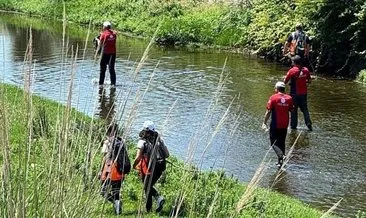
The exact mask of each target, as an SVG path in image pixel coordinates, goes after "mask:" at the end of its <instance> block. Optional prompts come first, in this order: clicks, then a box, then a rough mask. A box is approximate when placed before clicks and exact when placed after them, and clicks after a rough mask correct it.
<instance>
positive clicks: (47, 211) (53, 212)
mask: <svg viewBox="0 0 366 218" xmlns="http://www.w3.org/2000/svg"><path fill="white" fill-rule="evenodd" d="M0 91H1V105H0V112H1V116H0V121H1V123H2V125H1V139H2V140H1V147H2V155H1V162H2V164H3V169H4V171H3V174H2V176H3V181H4V183H2V186H3V187H2V189H3V190H4V191H3V192H2V196H1V198H0V211H1V213H2V214H8V216H9V217H11V214H19V215H20V214H25V215H26V216H30V217H34V216H46V217H48V216H56V217H58V216H68V217H97V216H100V214H105V216H106V217H112V216H113V210H112V208H111V205H109V204H104V203H105V202H104V201H103V200H102V198H101V197H100V196H99V189H100V187H99V183H98V180H97V172H98V169H99V166H100V161H101V157H100V155H99V149H100V147H99V145H100V141H101V140H102V137H103V133H104V131H105V125H104V121H101V120H94V119H92V118H89V117H87V116H85V115H83V114H81V113H79V112H77V111H75V110H73V109H71V108H70V107H69V105H66V106H62V105H60V104H58V103H55V102H53V101H50V100H47V99H44V98H40V97H37V96H31V95H29V94H27V93H26V92H23V91H22V90H21V89H19V88H16V87H14V86H10V85H5V84H1V85H0ZM129 153H130V158H133V157H134V153H135V149H134V143H133V142H131V143H129ZM170 162H172V163H173V164H169V165H168V167H167V173H166V175H165V176H164V177H163V178H162V179H161V180H160V182H159V184H158V185H157V186H158V189H160V190H161V193H162V194H163V195H164V196H165V197H166V199H167V201H166V205H165V208H164V211H163V215H165V216H168V215H169V214H170V211H171V208H172V207H173V206H174V205H176V203H175V202H176V199H177V197H178V196H184V200H183V204H182V207H181V210H180V215H181V216H183V215H184V216H191V217H203V216H207V215H208V214H211V215H212V216H214V217H227V216H228V215H230V214H232V215H235V216H236V217H237V216H239V217H258V216H266V217H304V216H305V217H319V216H320V215H321V213H320V212H319V211H317V210H314V209H312V208H310V207H309V206H307V205H305V204H303V203H301V202H300V201H298V200H295V199H291V198H289V197H286V196H284V195H281V194H278V193H276V192H272V191H269V190H267V189H256V187H255V189H254V192H253V194H252V195H248V193H247V194H245V191H246V190H250V189H249V188H248V186H244V185H242V184H241V183H240V182H238V181H237V180H236V179H233V178H228V177H227V176H225V175H224V173H223V172H214V171H213V172H199V171H197V169H196V168H194V167H190V166H186V165H184V164H183V163H182V162H181V161H179V160H177V159H176V158H174V157H172V158H170ZM183 169H184V170H183ZM250 187H251V188H253V186H250ZM141 191H142V186H141V183H140V181H139V178H138V176H137V174H136V173H135V172H131V174H130V175H129V176H128V177H127V178H126V180H125V183H124V186H123V215H126V216H130V217H134V216H135V214H137V211H138V208H139V205H140V202H141V201H142V192H141ZM239 202H241V203H245V204H242V210H241V211H240V212H239V213H236V212H235V211H237V205H238V203H239ZM148 217H155V215H154V214H148Z"/></svg>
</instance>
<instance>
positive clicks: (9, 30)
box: [0, 14, 366, 216]
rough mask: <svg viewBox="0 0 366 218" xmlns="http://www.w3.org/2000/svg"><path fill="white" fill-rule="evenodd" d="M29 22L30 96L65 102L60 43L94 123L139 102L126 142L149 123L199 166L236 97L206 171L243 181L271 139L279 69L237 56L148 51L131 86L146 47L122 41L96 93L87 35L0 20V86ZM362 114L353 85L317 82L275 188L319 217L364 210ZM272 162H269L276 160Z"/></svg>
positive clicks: (360, 92)
mask: <svg viewBox="0 0 366 218" xmlns="http://www.w3.org/2000/svg"><path fill="white" fill-rule="evenodd" d="M31 25H32V27H33V29H32V34H33V60H34V64H33V66H34V70H33V74H32V75H33V80H34V81H33V90H34V93H36V94H39V95H41V96H45V97H47V98H50V99H54V100H56V101H59V102H62V103H65V102H66V100H67V89H68V88H67V87H68V84H69V81H70V78H71V70H70V66H69V64H68V65H63V64H62V45H63V43H65V44H66V46H65V47H66V48H68V54H69V55H68V56H67V57H65V59H66V60H67V61H66V62H67V63H71V54H72V51H73V52H75V51H76V48H77V46H78V49H79V53H78V61H77V64H76V67H75V68H74V70H75V81H74V85H75V87H74V94H73V106H74V107H75V108H77V109H78V110H79V111H82V112H84V113H87V114H89V115H91V116H99V117H103V118H106V117H108V116H109V115H116V116H117V117H121V118H120V120H121V123H124V122H123V121H125V120H126V119H127V117H128V116H129V115H130V111H131V108H132V107H133V101H134V99H135V97H136V95H137V96H141V97H143V100H142V103H141V104H140V105H139V107H138V109H136V110H133V111H136V118H135V120H134V122H133V125H132V129H131V131H130V132H131V135H133V137H135V138H136V137H137V133H138V130H139V128H140V127H141V125H142V123H143V121H144V120H146V119H151V120H154V121H155V122H156V123H157V125H158V127H160V128H159V129H161V130H162V132H163V135H164V137H165V140H166V141H167V144H168V146H169V148H170V150H171V151H172V152H173V153H174V154H175V155H177V156H179V157H181V158H182V159H185V158H186V157H187V156H188V147H189V144H192V143H193V144H194V143H196V144H198V145H199V146H198V147H197V150H196V155H195V158H196V161H197V160H200V159H201V156H202V153H203V152H204V151H205V150H206V145H207V141H210V137H211V135H212V132H213V130H214V128H215V126H214V123H217V122H218V121H219V120H220V118H221V117H222V116H223V115H224V114H225V111H226V109H227V108H228V107H229V105H230V104H231V102H232V100H233V99H234V98H238V100H236V101H234V102H233V103H232V107H231V111H230V113H229V115H228V116H227V117H226V122H224V124H223V125H222V126H221V130H220V131H219V132H218V134H217V135H216V136H215V137H214V138H213V140H212V143H211V144H210V146H208V148H207V151H206V152H204V155H203V163H202V165H203V167H204V168H205V169H209V168H212V167H213V168H222V167H224V168H225V170H226V172H227V173H228V174H233V175H234V176H235V177H238V178H240V179H241V180H242V181H249V180H250V178H251V177H252V175H253V173H254V171H255V170H256V168H257V167H258V165H259V163H260V162H261V160H262V158H263V156H264V155H265V153H266V151H267V149H268V147H269V140H268V133H265V132H263V131H262V130H261V129H260V126H261V123H262V120H263V114H264V112H265V104H266V102H267V100H268V97H269V96H270V95H271V94H272V92H273V84H274V83H275V81H277V80H280V79H281V78H282V76H283V75H284V73H285V72H286V68H284V67H282V66H278V65H275V64H273V63H267V62H265V61H263V60H258V59H251V58H249V57H246V56H243V55H239V54H227V53H220V52H215V51H213V52H197V51H191V50H189V49H168V48H160V47H153V48H152V50H151V51H150V53H149V58H148V60H147V61H146V63H145V65H144V66H143V67H142V70H141V72H140V73H139V74H137V77H136V80H135V79H134V74H133V69H135V64H136V61H138V60H139V58H141V56H142V54H143V51H144V50H145V48H146V46H147V44H148V42H146V41H143V40H138V39H132V38H128V37H124V36H121V35H120V36H119V41H118V54H117V62H116V70H117V84H118V85H117V87H116V88H110V87H108V86H106V87H105V89H104V91H103V90H101V89H99V88H98V86H97V85H96V84H95V81H96V80H97V78H98V73H99V72H98V71H99V65H98V62H97V61H96V60H95V59H94V53H93V48H92V46H91V40H90V39H89V40H88V43H89V44H88V45H87V47H86V50H84V47H85V39H86V35H87V29H85V28H79V27H71V28H68V34H67V37H66V38H67V39H68V40H66V41H65V42H63V40H62V25H61V24H59V23H52V22H47V21H43V20H37V19H27V18H24V17H19V16H17V15H6V14H0V62H1V67H0V70H1V80H2V81H4V82H6V83H10V84H16V85H19V86H23V70H22V69H23V61H24V54H25V51H26V48H27V43H28V39H29V37H28V35H29V27H30V26H31ZM96 33H97V31H93V33H92V34H91V36H94V35H95V34H96ZM226 58H227V63H226V68H225V71H224V75H226V73H229V74H228V77H227V78H226V82H225V83H224V85H223V91H222V93H221V97H220V100H218V101H217V102H216V101H212V99H213V98H214V96H215V93H216V91H217V89H218V83H219V80H220V75H221V72H222V68H223V66H224V63H225V59H226ZM155 68H156V69H155ZM154 69H155V73H154V76H153V77H152V73H153V71H154ZM107 77H108V73H107ZM150 79H151V80H152V81H151V83H150V85H149V87H148V90H147V92H146V93H145V94H144V95H143V93H144V91H145V89H146V87H147V86H148V84H149V81H150ZM107 80H108V79H107ZM126 100H127V103H126V108H125V109H123V108H124V107H123V105H125V102H126ZM210 105H214V106H212V109H211V110H210V111H211V113H208V114H211V115H207V111H208V108H209V107H210ZM365 108H366V87H365V86H363V85H361V84H358V83H355V82H352V81H340V80H329V79H322V78H318V79H316V80H315V81H314V82H313V83H312V84H311V86H310V93H309V110H310V113H311V117H312V120H313V123H314V131H313V132H307V131H306V128H305V125H304V122H303V120H302V118H301V119H300V128H299V130H298V131H296V132H291V131H290V132H289V134H288V140H287V145H288V146H287V147H288V148H289V147H290V146H291V145H292V144H293V142H294V141H295V139H296V137H297V136H298V134H299V133H300V131H301V130H303V131H301V132H302V133H301V136H300V138H299V141H298V143H297V145H296V147H295V151H294V153H293V155H294V156H293V158H292V159H291V160H290V166H289V169H288V170H287V171H286V172H285V177H284V178H283V179H282V180H281V181H280V182H279V183H278V184H276V185H275V189H277V190H278V191H280V192H282V193H285V194H287V195H289V196H293V197H296V198H299V199H301V200H302V201H304V202H307V203H310V204H311V205H312V206H314V207H316V208H319V209H323V210H327V209H328V208H329V207H331V206H332V205H333V204H334V203H336V202H337V201H338V200H340V199H341V198H343V201H342V203H341V204H340V206H339V209H337V211H336V212H337V213H338V214H339V215H342V216H354V215H355V213H356V212H357V211H358V210H363V211H366V183H365V181H366V140H365V139H366V135H365V132H366V127H365V122H366V112H365ZM166 120H167V122H166ZM234 130H235V131H234ZM195 139H196V140H195ZM270 155H271V157H273V163H274V162H275V155H274V154H273V152H271V153H270ZM196 163H197V162H196ZM275 173H276V169H275V167H273V168H270V169H268V172H267V174H266V176H265V178H264V181H263V182H262V186H264V187H268V186H269V185H271V183H272V181H273V179H274V176H275Z"/></svg>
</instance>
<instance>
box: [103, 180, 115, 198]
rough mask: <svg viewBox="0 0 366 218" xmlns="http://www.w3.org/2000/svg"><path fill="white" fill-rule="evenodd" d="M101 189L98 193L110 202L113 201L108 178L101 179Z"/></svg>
mask: <svg viewBox="0 0 366 218" xmlns="http://www.w3.org/2000/svg"><path fill="white" fill-rule="evenodd" d="M101 183H102V189H101V192H100V194H101V195H102V196H103V197H104V198H105V199H106V200H107V201H110V202H113V196H112V195H111V181H110V180H109V179H107V180H104V181H101Z"/></svg>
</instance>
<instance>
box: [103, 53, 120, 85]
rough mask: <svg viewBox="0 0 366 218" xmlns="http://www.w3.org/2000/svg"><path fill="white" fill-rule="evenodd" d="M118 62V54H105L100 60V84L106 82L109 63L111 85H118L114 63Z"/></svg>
mask: <svg viewBox="0 0 366 218" xmlns="http://www.w3.org/2000/svg"><path fill="white" fill-rule="evenodd" d="M115 63H116V54H103V55H102V59H101V60H100V75H99V85H103V84H104V78H105V72H106V70H107V65H108V67H109V74H110V76H111V85H116V71H115V69H114V65H115Z"/></svg>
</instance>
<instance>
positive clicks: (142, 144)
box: [132, 140, 145, 169]
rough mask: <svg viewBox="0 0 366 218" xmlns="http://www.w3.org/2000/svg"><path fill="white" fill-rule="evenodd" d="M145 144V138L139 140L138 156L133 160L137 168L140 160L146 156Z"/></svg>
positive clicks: (134, 166)
mask: <svg viewBox="0 0 366 218" xmlns="http://www.w3.org/2000/svg"><path fill="white" fill-rule="evenodd" d="M144 146H145V141H144V140H139V141H138V142H137V152H136V157H135V160H134V162H133V165H132V166H133V168H134V169H136V166H137V165H138V164H139V163H140V160H141V159H142V158H143V156H144V152H143V151H144Z"/></svg>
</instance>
